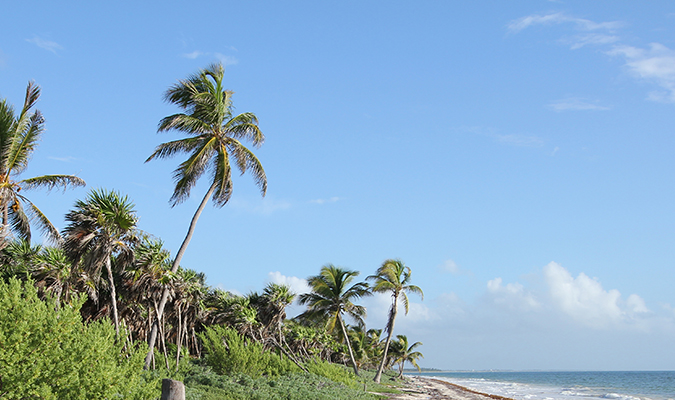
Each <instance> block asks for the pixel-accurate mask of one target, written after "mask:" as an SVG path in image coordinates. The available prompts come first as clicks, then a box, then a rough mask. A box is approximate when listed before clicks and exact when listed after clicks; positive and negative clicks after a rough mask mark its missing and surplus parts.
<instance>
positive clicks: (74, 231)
mask: <svg viewBox="0 0 675 400" xmlns="http://www.w3.org/2000/svg"><path fill="white" fill-rule="evenodd" d="M66 222H68V226H66V228H65V229H64V230H63V233H64V236H65V240H64V244H63V247H64V249H65V251H66V254H68V256H69V257H70V259H71V260H73V264H74V267H76V268H77V267H78V266H79V265H80V263H82V267H83V269H84V270H85V271H87V272H89V274H90V276H91V277H92V278H94V279H95V280H97V281H98V280H100V278H101V275H102V270H103V268H105V270H106V273H107V277H108V284H109V289H110V299H111V303H112V311H113V321H114V322H115V331H116V332H117V335H118V336H119V325H120V323H119V315H118V313H117V294H116V291H115V280H114V276H113V271H112V258H113V256H115V258H116V261H117V264H118V265H119V267H120V268H123V267H124V266H125V264H128V263H129V264H130V263H131V262H132V261H133V257H134V250H133V245H134V244H135V243H136V242H137V239H138V238H137V236H136V224H137V222H138V218H137V217H136V211H135V210H134V204H133V203H132V202H131V201H130V200H129V198H128V197H127V196H122V195H120V194H119V193H117V192H115V191H111V192H108V191H105V190H102V189H101V190H92V191H91V192H90V193H89V195H88V196H87V198H86V200H84V201H82V200H78V201H77V202H76V203H75V209H74V210H71V211H70V212H68V214H66Z"/></svg>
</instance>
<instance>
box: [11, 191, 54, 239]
mask: <svg viewBox="0 0 675 400" xmlns="http://www.w3.org/2000/svg"><path fill="white" fill-rule="evenodd" d="M18 197H19V198H20V199H21V201H22V202H23V203H25V204H26V208H27V210H28V215H29V216H30V220H31V221H35V222H36V223H37V226H38V228H40V230H41V231H42V233H43V234H45V235H46V236H47V239H48V240H49V241H51V242H52V243H59V242H60V241H61V235H60V234H59V231H58V229H56V228H55V227H54V225H52V223H51V221H49V219H48V218H47V216H46V215H45V214H44V213H43V212H42V211H41V210H40V209H39V208H37V206H36V205H35V204H33V202H31V201H30V200H28V199H27V198H26V197H24V196H21V195H19V196H18ZM29 232H30V226H29Z"/></svg>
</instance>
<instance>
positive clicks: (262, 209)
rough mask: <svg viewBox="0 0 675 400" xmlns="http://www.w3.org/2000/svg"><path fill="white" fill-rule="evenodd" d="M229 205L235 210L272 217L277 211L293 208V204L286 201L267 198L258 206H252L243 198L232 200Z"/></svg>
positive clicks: (257, 204)
mask: <svg viewBox="0 0 675 400" xmlns="http://www.w3.org/2000/svg"><path fill="white" fill-rule="evenodd" d="M229 204H230V206H231V207H232V208H234V209H237V210H241V211H244V212H247V213H251V214H259V215H270V214H273V213H275V212H277V211H283V210H287V209H289V208H291V203H289V202H287V201H284V200H275V199H272V198H270V197H265V198H263V199H262V200H259V201H257V202H256V204H252V203H250V202H248V201H246V200H243V199H241V198H232V199H231V200H230V203H229Z"/></svg>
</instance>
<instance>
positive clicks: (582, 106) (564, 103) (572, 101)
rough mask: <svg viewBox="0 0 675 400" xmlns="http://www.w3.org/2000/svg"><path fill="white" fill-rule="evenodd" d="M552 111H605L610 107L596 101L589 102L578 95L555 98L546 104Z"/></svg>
mask: <svg viewBox="0 0 675 400" xmlns="http://www.w3.org/2000/svg"><path fill="white" fill-rule="evenodd" d="M548 108H550V109H551V110H553V111H557V112H562V111H606V110H610V107H606V106H601V105H599V104H597V102H591V101H588V100H586V99H583V98H579V97H568V98H566V99H561V100H556V101H554V102H552V103H551V104H549V105H548Z"/></svg>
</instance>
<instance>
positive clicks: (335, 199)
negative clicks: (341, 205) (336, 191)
mask: <svg viewBox="0 0 675 400" xmlns="http://www.w3.org/2000/svg"><path fill="white" fill-rule="evenodd" d="M338 201H340V198H339V197H337V196H333V197H331V198H329V199H315V200H310V201H309V202H310V203H312V204H327V203H337V202H338Z"/></svg>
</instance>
